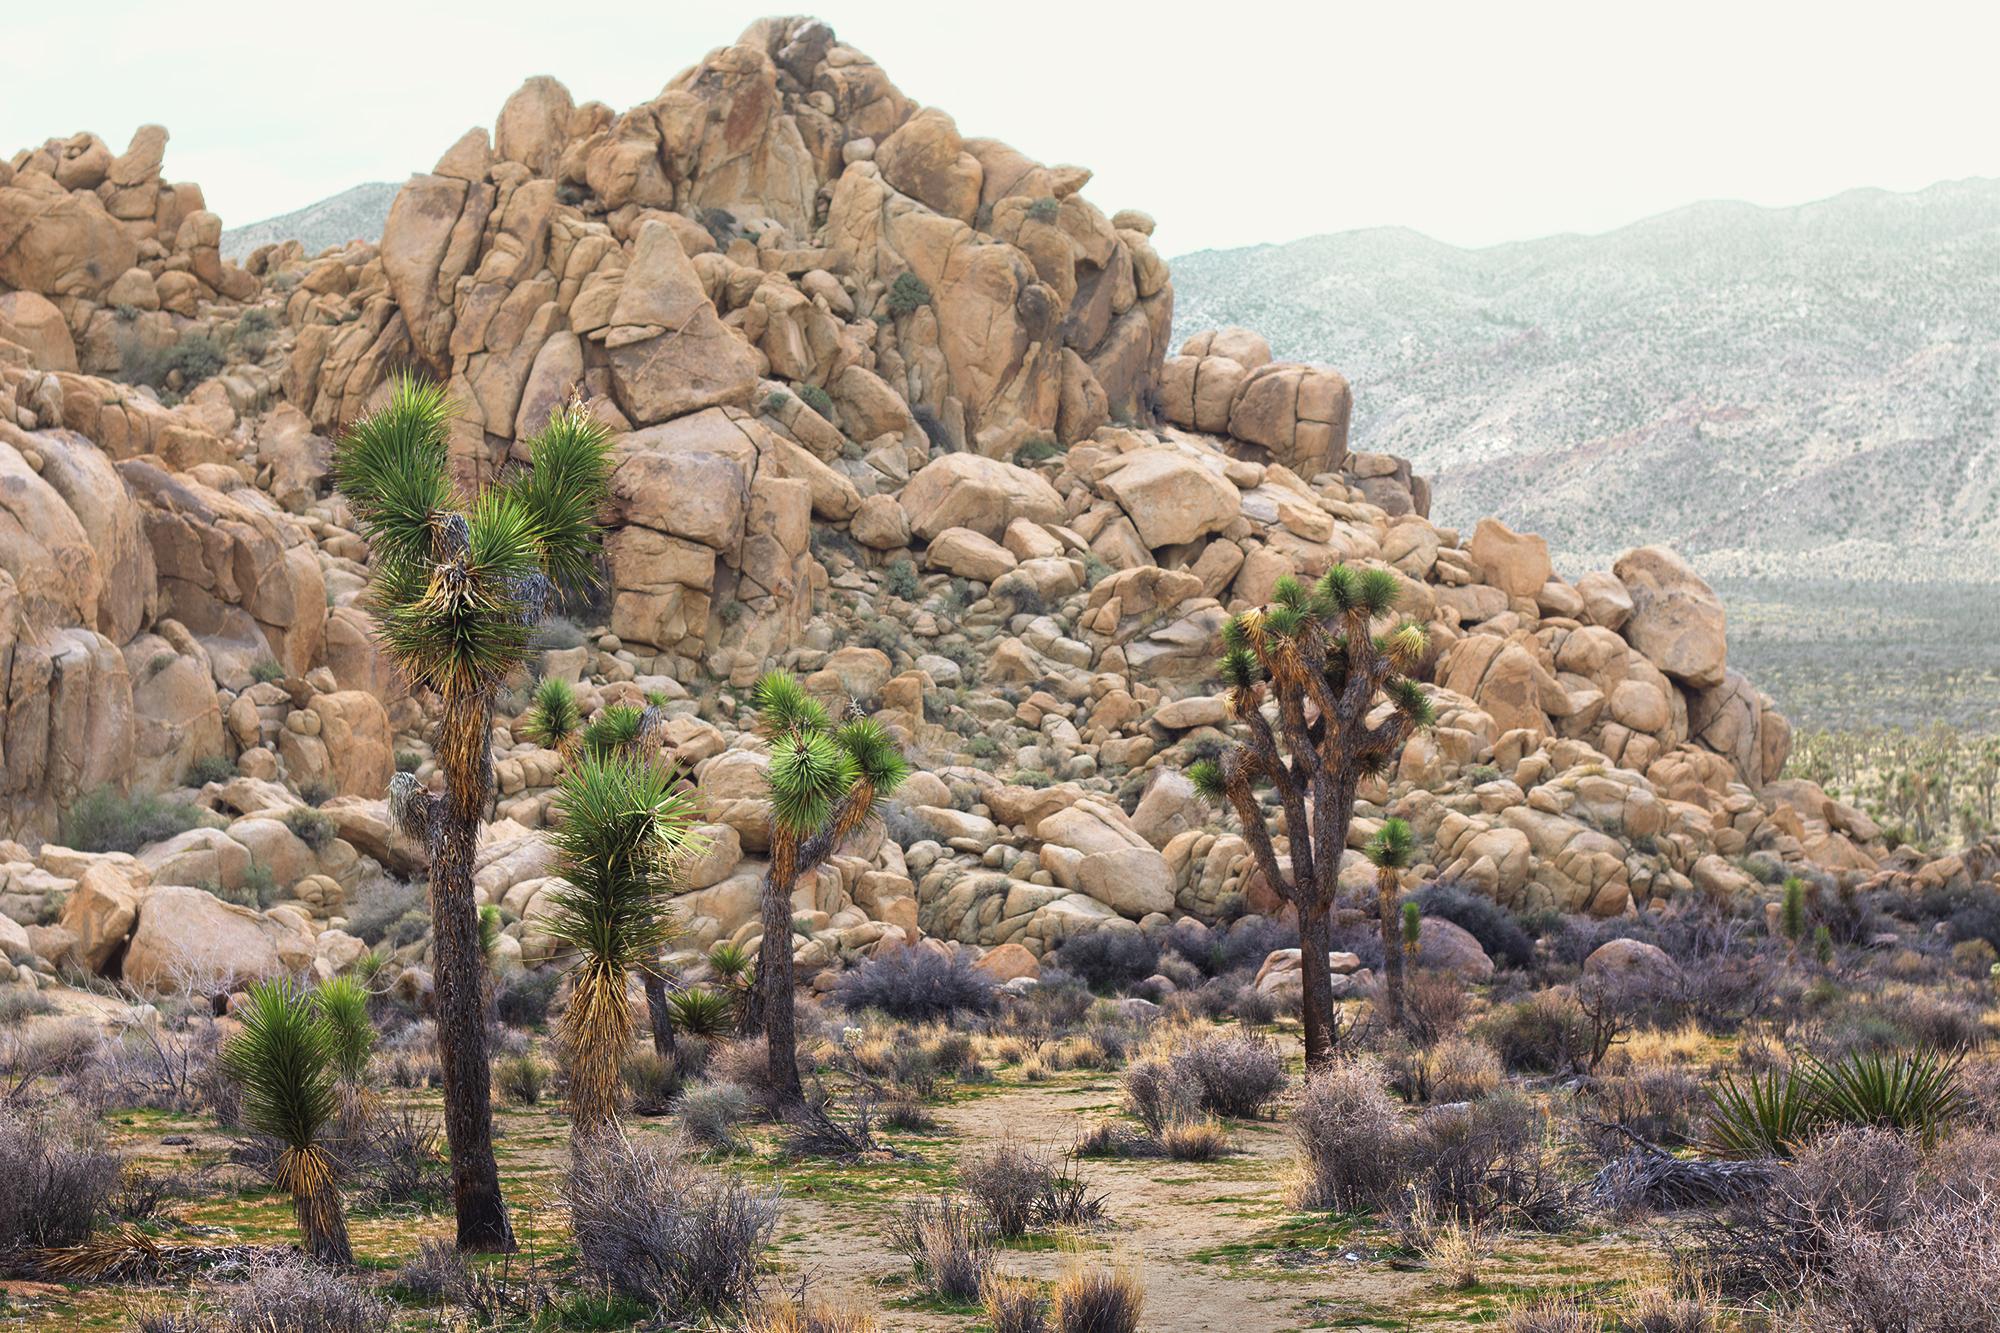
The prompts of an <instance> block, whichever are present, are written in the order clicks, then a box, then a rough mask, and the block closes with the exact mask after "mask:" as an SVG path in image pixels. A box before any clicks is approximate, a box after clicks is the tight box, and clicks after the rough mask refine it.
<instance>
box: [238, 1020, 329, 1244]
mask: <svg viewBox="0 0 2000 1333" xmlns="http://www.w3.org/2000/svg"><path fill="white" fill-rule="evenodd" d="M237 1017H238V1018H239V1019H240V1020H241V1022H242V1024H243V1026H242V1028H241V1029H240V1030H239V1031H238V1032H237V1033H236V1034H235V1035H234V1036H232V1037H231V1038H230V1039H229V1040H228V1041H227V1042H226V1043H224V1045H223V1048H222V1067H223V1071H224V1072H225V1073H227V1074H228V1075H229V1077H230V1078H232V1079H234V1080H235V1081H236V1082H237V1083H238V1084H239V1085H240V1086H241V1087H242V1089H243V1122H244V1123H245V1124H247V1125H249V1126H250V1127H251V1128H253V1129H255V1130H257V1131H259V1132H260V1133H264V1134H269V1135H270V1136H271V1137H272V1138H274V1139H276V1140H278V1141H279V1142H280V1143H282V1144H283V1145H284V1148H283V1150H282V1151H280V1152H279V1154H278V1160H277V1166H276V1170H275V1176H276V1180H277V1184H278V1188H280V1189H283V1190H289V1191H290V1192H291V1195H292V1208H293V1211H294V1212H295V1213H296V1214H297V1216H298V1221H299V1233H300V1235H301V1237H302V1238H303V1239H304V1241H305V1246H306V1249H307V1250H308V1251H309V1252H310V1253H311V1254H312V1255H313V1256H314V1257H315V1258H318V1259H321V1260H324V1261H326V1262H327V1263H333V1264H351V1263H353V1262H354V1251H353V1249H352V1247H351V1246H350V1245H349V1244H348V1240H347V1214H346V1211H345V1209H343V1207H342V1206H341V1202H340V1186H339V1182H338V1181H337V1179H336V1178H335V1164H334V1159H333V1156H332V1154H331V1153H329V1152H328V1151H327V1149H326V1146H325V1145H324V1144H323V1143H322V1142H321V1138H322V1136H323V1135H324V1133H325V1131H326V1128H327V1125H328V1123H329V1122H331V1121H332V1120H333V1118H334V1116H335V1115H336V1114H337V1113H338V1111H339V1101H340V1097H339V1091H338V1087H337V1079H338V1070H339V1047H340V1045H341V1039H340V1037H339V1036H338V1035H337V1034H336V1033H335V1031H334V1028H333V1025H332V1024H331V1023H329V1022H328V1021H327V1019H326V1017H325V1016H324V1014H323V1013H321V1011H320V1010H319V1008H318V1007H317V1006H316V1005H315V1004H314V1003H313V1001H312V998H311V997H310V996H308V995H307V994H306V993H305V992H303V991H301V990H299V989H298V988H297V987H295V986H293V985H292V984H291V983H289V982H285V981H270V982H262V983H259V984H258V985H256V986H253V987H251V989H250V998H249V1002H248V1003H247V1004H245V1005H244V1006H243V1007H242V1008H241V1009H240V1010H238V1012H237Z"/></svg>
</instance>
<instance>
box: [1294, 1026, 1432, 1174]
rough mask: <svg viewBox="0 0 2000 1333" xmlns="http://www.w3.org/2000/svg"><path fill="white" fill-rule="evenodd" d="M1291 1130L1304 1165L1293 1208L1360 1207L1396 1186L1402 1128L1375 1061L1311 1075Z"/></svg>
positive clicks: (1353, 1062) (1344, 1064)
mask: <svg viewBox="0 0 2000 1333" xmlns="http://www.w3.org/2000/svg"><path fill="white" fill-rule="evenodd" d="M1290 1131H1291V1136H1292V1143H1293V1148H1294V1151H1295V1155H1296V1158H1297V1161H1298V1166H1299V1175H1298V1178H1297V1179H1296V1180H1295V1181H1294V1182H1293V1185H1292V1188H1291V1190H1290V1201H1291V1203H1292V1204H1293V1206H1295V1207H1299V1208H1324V1209H1331V1210H1333V1211H1335V1212H1358V1211H1360V1210H1361V1209H1363V1208H1366V1207H1368V1206H1370V1205H1371V1204H1373V1203H1374V1202H1375V1201H1376V1200H1378V1199H1380V1198H1382V1197H1384V1196H1385V1195H1386V1194H1387V1193H1388V1191H1390V1190H1391V1189H1392V1188H1393V1187H1394V1185H1395V1181H1396V1174H1397V1171H1398V1169H1399V1159H1400V1157H1401V1154H1402V1144H1403V1138H1404V1133H1405V1131H1404V1128H1403V1124H1402V1120H1401V1118H1400V1117H1399V1115H1398V1114H1397V1111H1396V1104H1395V1102H1394V1101H1392V1100H1391V1099H1390V1097H1389V1094H1388V1093H1387V1092H1386V1091H1385V1090H1384V1089H1383V1087H1382V1069H1381V1067H1380V1066H1379V1065H1377V1064H1375V1063H1374V1062H1373V1061H1371V1060H1351V1061H1344V1062H1342V1063H1339V1064H1336V1065H1333V1066H1332V1067H1330V1068H1328V1069H1325V1070H1322V1071H1320V1072H1318V1073H1316V1074H1313V1075H1312V1076H1310V1077H1309V1078H1308V1079H1307V1081H1306V1089H1305V1094H1304V1096H1302V1097H1301V1098H1300V1100H1299V1106H1298V1109H1297V1110H1296V1111H1295V1112H1293V1114H1292V1122H1291V1125H1290Z"/></svg>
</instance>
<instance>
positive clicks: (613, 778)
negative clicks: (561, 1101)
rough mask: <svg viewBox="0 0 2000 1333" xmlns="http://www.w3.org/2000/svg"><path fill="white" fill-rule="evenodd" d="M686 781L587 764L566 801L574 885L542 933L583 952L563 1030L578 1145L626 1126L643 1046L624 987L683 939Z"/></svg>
mask: <svg viewBox="0 0 2000 1333" xmlns="http://www.w3.org/2000/svg"><path fill="white" fill-rule="evenodd" d="M678 781H679V778H678V775H677V774H675V773H673V772H671V771H669V770H666V769H663V768H660V767H659V766H657V765H654V764H650V763H647V762H646V761H645V760H643V759H641V758H638V757H636V756H633V755H629V754H618V755H611V756H608V757H604V758H598V757H595V756H586V757H584V758H583V759H581V760H580V761H579V762H578V763H576V764H574V765H572V766H571V767H570V769H569V771H568V772H566V773H565V774H564V775H563V780H562V786H561V788H560V790H559V791H558V792H557V794H556V802H555V809H556V816H557V819H558V821H559V822H558V824H557V826H556V830H555V833H554V835H553V837H552V839H551V840H552V841H553V842H554V844H555V848H556V856H557V860H558V864H559V866H560V868H561V871H562V875H563V880H564V882H563V884H562V885H560V886H559V887H557V888H556V889H554V890H552V891H551V899H550V901H551V904H552V909H553V910H552V911H551V912H550V913H549V915H548V917H547V918H546V919H545V920H544V922H543V928H544V929H545V930H546V931H547V932H548V933H549V935H550V936H551V937H552V938H554V939H555V940H556V941H558V942H559V943H562V944H565V945H568V946H569V947H570V948H572V949H574V950H575V951H576V954H577V957H576V961H575V962H574V963H573V964H572V965H571V968H570V977H571V983H572V984H571V990H570V1001H569V1008H568V1009H566V1010H564V1011H563V1016H562V1026H561V1039H562V1044H563V1048H564V1051H565V1052H566V1053H567V1055H568V1058H569V1112H570V1138H571V1143H572V1144H573V1145H577V1146H581V1145H583V1144H584V1143H586V1142H587V1141H589V1140H591V1139H593V1138H595V1137H596V1136H597V1135H598V1134H600V1133H601V1132H603V1131H604V1130H606V1129H608V1128H610V1127H611V1126H612V1125H613V1124H614V1123H615V1122H616V1120H617V1116H618V1094H619V1086H620V1083H619V1077H620V1075H619V1071H620V1069H621V1068H622V1066H623V1063H624V1060H625V1056H626V1054H627V1052H628V1049H629V1048H630V1046H631V1044H632V1007H631V1005H630V1004H629V1003H628V1002H627V1000H626V997H625V979H626V977H627V976H628V975H629V974H630V973H632V972H633V971H635V970H636V971H644V970H646V969H648V968H651V967H653V966H654V965H655V963H656V961H657V959H658V958H659V955H660V950H661V948H662V947H663V946H664V945H665V944H666V942H667V940H668V939H669V938H671V937H672V935H673V931H674V923H673V911H672V907H671V904H670V902H669V898H670V896H671V894H672V893H673V887H674V873H675V870H676V868H677V866H678V865H679V862H680V859H681V857H682V856H683V855H684V854H686V853H687V852H689V851H690V850H692V849H693V847H694V845H695V842H696V839H695V835H694V832H693V830H694V825H695V807H694V802H693V801H692V800H691V799H690V798H689V797H688V796H687V795H686V794H685V793H683V792H681V791H679V790H677V789H676V788H677V785H678Z"/></svg>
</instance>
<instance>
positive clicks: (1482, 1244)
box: [1395, 1188, 1493, 1291]
mask: <svg viewBox="0 0 2000 1333" xmlns="http://www.w3.org/2000/svg"><path fill="white" fill-rule="evenodd" d="M1395 1221H1396V1230H1397V1233H1398V1235H1399V1237H1400V1238H1401V1240H1402V1243H1403V1246H1404V1248H1405V1249H1409V1250H1413V1251H1415V1252H1416V1253H1417V1254H1418V1255H1420V1256H1422V1258H1423V1260H1424V1263H1425V1264H1426V1265H1428V1266H1429V1268H1430V1270H1431V1272H1433V1273H1435V1274H1436V1275H1437V1277H1438V1280H1439V1281H1440V1282H1442V1283H1444V1284H1445V1285H1446V1286H1448V1287H1451V1288H1453V1289H1455V1290H1458V1291H1465V1290H1467V1289H1469V1288H1471V1287H1476V1286H1478V1285H1479V1273H1480V1270H1481V1269H1482V1268H1483V1267H1484V1266H1485V1264H1486V1261H1487V1260H1488V1259H1489V1258H1491V1257H1492V1254H1493V1233H1492V1231H1491V1230H1489V1229H1488V1228H1487V1227H1486V1226H1485V1225H1483V1224H1482V1223H1480V1222H1477V1221H1467V1220H1465V1219H1463V1218H1461V1217H1459V1216H1457V1215H1456V1214H1453V1213H1440V1212H1439V1211H1438V1209H1437V1208H1436V1206H1435V1205H1434V1204H1433V1203H1432V1202H1431V1199H1430V1196H1429V1195H1427V1194H1424V1193H1422V1192H1421V1191H1419V1190H1417V1189H1414V1188H1412V1189H1411V1190H1410V1191H1409V1193H1408V1194H1406V1195H1405V1196H1404V1200H1403V1204H1402V1206H1401V1207H1400V1208H1399V1209H1398V1210H1397V1215H1396V1219H1395Z"/></svg>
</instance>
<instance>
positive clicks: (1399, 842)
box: [1364, 816, 1417, 870]
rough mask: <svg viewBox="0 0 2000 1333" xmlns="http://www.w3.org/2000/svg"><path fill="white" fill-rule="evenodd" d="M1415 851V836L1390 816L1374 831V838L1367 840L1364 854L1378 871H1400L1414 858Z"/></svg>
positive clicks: (1406, 825) (1400, 821)
mask: <svg viewBox="0 0 2000 1333" xmlns="http://www.w3.org/2000/svg"><path fill="white" fill-rule="evenodd" d="M1416 851H1417V840H1416V835H1414V834H1413V833H1411V832H1410V826H1409V825H1408V824H1407V823H1405V822H1404V821H1402V820H1400V819H1397V818H1394V817H1393V816H1392V817H1390V818H1388V819H1385V820H1383V821H1382V827H1381V828H1379V829H1377V830H1375V836H1374V837H1372V838H1370V839H1369V840H1368V847H1367V850H1366V852H1365V853H1364V854H1365V855H1366V856H1367V857H1368V859H1369V860H1370V861H1371V862H1373V863H1374V864H1375V865H1376V867H1377V868H1379V869H1382V870H1402V869H1405V868H1407V867H1408V866H1409V864H1410V863H1411V861H1412V860H1413V859H1414V858H1415V856H1416Z"/></svg>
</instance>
